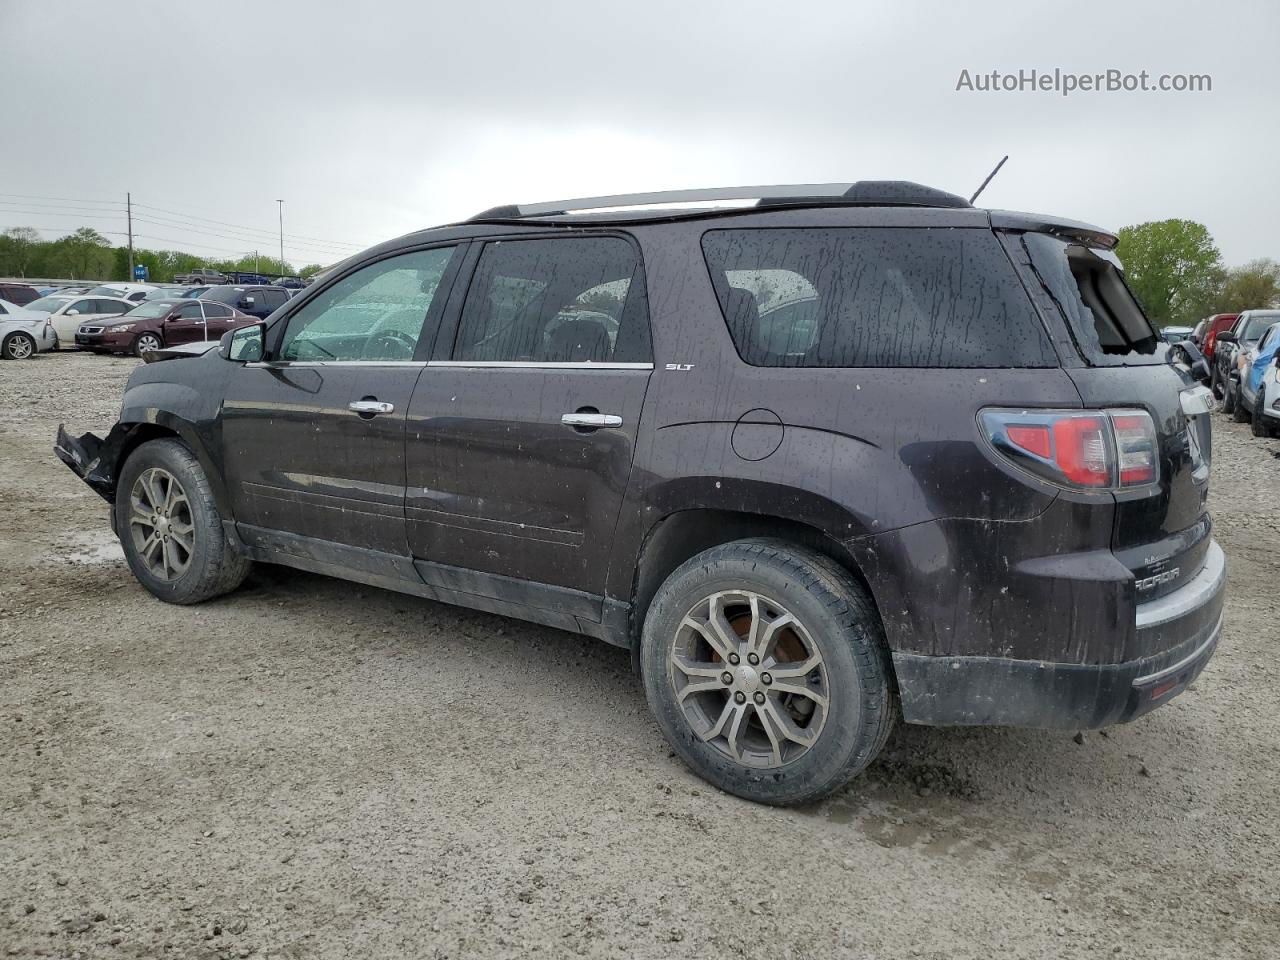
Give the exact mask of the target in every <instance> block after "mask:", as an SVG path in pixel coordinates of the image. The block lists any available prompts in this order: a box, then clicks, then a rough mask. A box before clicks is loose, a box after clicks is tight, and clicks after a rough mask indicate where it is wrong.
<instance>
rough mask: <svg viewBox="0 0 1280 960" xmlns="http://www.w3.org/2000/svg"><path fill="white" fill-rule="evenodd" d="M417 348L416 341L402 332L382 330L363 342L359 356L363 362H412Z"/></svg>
mask: <svg viewBox="0 0 1280 960" xmlns="http://www.w3.org/2000/svg"><path fill="white" fill-rule="evenodd" d="M382 344H385V346H380V345H382ZM417 348H418V341H417V340H415V339H414V338H413V337H411V336H409V334H407V333H405V332H404V331H403V330H384V331H383V332H382V333H375V334H374V335H373V336H372V337H370V338H369V339H368V340H366V341H365V345H364V350H363V351H361V356H362V357H363V358H364V359H365V360H412V359H413V352H414V351H415V350H416V349H417Z"/></svg>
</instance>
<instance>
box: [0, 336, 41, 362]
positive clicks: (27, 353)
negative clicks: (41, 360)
mask: <svg viewBox="0 0 1280 960" xmlns="http://www.w3.org/2000/svg"><path fill="white" fill-rule="evenodd" d="M37 351H38V348H37V347H36V341H35V338H34V337H31V336H29V335H27V334H25V333H11V334H9V336H7V337H5V338H4V343H3V344H2V345H0V356H2V357H4V358H5V359H6V360H30V359H31V358H33V357H34V356H35V355H36V353H37Z"/></svg>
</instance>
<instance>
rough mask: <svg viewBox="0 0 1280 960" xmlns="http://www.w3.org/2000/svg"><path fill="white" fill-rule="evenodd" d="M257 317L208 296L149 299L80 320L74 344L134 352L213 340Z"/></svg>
mask: <svg viewBox="0 0 1280 960" xmlns="http://www.w3.org/2000/svg"><path fill="white" fill-rule="evenodd" d="M257 322H258V320H257V318H256V317H251V316H249V315H248V314H247V313H241V312H240V311H239V310H237V309H236V308H235V307H231V306H228V305H227V304H225V303H214V302H213V301H211V300H186V299H176V298H175V299H167V300H148V301H147V302H146V303H142V304H139V305H138V306H136V307H134V308H133V309H132V310H130V311H129V312H128V313H126V314H124V315H123V316H120V317H114V318H112V319H111V320H110V321H107V322H100V323H86V324H82V325H81V326H80V328H79V329H78V330H77V331H76V346H78V347H79V348H80V349H81V350H92V351H93V352H94V353H136V354H137V355H138V356H142V354H143V353H144V352H145V351H147V350H159V349H161V348H162V347H172V346H176V345H177V344H180V343H195V342H197V341H200V340H209V341H213V342H214V343H216V342H217V341H218V340H219V339H221V337H222V335H223V334H224V333H226V332H227V331H228V330H234V329H235V328H236V327H242V326H244V325H245V324H248V323H257Z"/></svg>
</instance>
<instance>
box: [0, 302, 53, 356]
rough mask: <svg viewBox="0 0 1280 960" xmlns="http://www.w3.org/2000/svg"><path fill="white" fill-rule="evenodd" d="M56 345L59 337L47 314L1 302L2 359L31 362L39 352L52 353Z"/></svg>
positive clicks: (0, 339)
mask: <svg viewBox="0 0 1280 960" xmlns="http://www.w3.org/2000/svg"><path fill="white" fill-rule="evenodd" d="M57 343H58V335H57V334H56V333H54V332H53V325H52V324H51V323H50V322H49V318H48V316H47V315H46V314H43V313H33V312H32V311H30V310H24V309H22V308H21V307H19V306H16V305H14V304H12V303H10V302H9V301H7V300H0V357H3V358H4V359H5V360H29V359H30V358H31V357H34V356H35V355H36V354H37V353H43V352H44V351H45V350H52V349H53V348H54V347H55V346H56V345H57Z"/></svg>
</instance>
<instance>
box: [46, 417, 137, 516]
mask: <svg viewBox="0 0 1280 960" xmlns="http://www.w3.org/2000/svg"><path fill="white" fill-rule="evenodd" d="M130 426H131V425H126V424H121V423H117V424H116V425H115V426H114V427H112V428H111V432H110V433H109V434H107V438H106V439H105V440H104V439H102V438H101V437H99V436H97V435H96V434H92V433H83V434H81V435H80V436H78V437H72V436H71V435H70V434H68V433H67V429H66V425H65V424H59V425H58V439H57V441H56V442H55V443H54V445H53V452H54V453H56V454H57V455H58V459H59V460H61V461H62V462H63V463H65V464H66V465H67V466H68V467H70V468H71V470H72V472H74V473H75V475H76V476H77V477H79V478H80V479H81V480H83V481H84V482H85V483H87V484H88V485H89V486H90V487H91V488H93V490H94V492H95V493H97V494H98V495H99V496H100V497H102V498H103V499H104V500H106V501H107V502H108V503H114V502H115V497H116V465H117V464H118V463H119V462H120V451H121V449H122V447H123V445H124V441H125V439H126V438H127V437H128V436H129V432H130V429H129V428H130Z"/></svg>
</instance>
